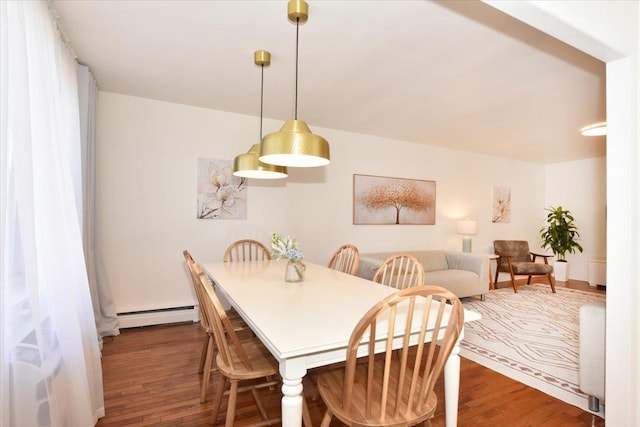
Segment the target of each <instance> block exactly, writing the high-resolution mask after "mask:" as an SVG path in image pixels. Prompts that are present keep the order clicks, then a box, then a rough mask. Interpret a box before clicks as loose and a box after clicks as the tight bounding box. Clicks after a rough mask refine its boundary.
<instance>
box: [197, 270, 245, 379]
mask: <svg viewBox="0 0 640 427" xmlns="http://www.w3.org/2000/svg"><path fill="white" fill-rule="evenodd" d="M194 270H195V271H196V274H197V277H198V284H199V285H200V288H201V292H202V293H203V295H204V296H205V297H204V308H205V310H206V312H207V317H208V318H209V320H210V321H211V329H213V335H214V337H215V340H216V345H217V346H218V354H219V356H220V357H221V358H222V359H223V360H224V362H225V364H227V365H228V366H231V367H233V368H235V367H237V366H238V361H239V362H240V363H241V364H242V365H243V366H244V367H245V368H246V369H253V366H252V364H251V360H250V359H249V356H248V355H247V352H246V351H245V348H244V346H243V345H242V342H241V341H240V338H238V334H236V331H235V329H234V327H233V325H232V324H231V321H230V320H229V317H228V316H227V312H226V311H225V310H224V306H223V305H222V302H221V301H220V299H219V298H218V296H217V295H216V293H215V291H214V290H213V287H212V286H211V284H210V283H209V279H208V278H207V275H206V274H205V273H204V271H203V270H202V268H201V267H200V266H199V265H198V264H197V263H196V264H195V269H194ZM234 356H235V357H234Z"/></svg>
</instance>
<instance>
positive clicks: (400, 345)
mask: <svg viewBox="0 0 640 427" xmlns="http://www.w3.org/2000/svg"><path fill="white" fill-rule="evenodd" d="M463 317H464V313H463V309H462V304H461V303H460V301H459V300H458V298H457V297H456V296H455V295H453V294H452V293H451V292H449V291H447V290H445V289H443V288H440V287H436V286H424V285H422V286H415V287H410V288H407V289H404V290H401V291H399V292H397V293H395V294H393V295H391V296H389V297H387V298H385V299H384V300H382V301H380V302H379V303H378V304H376V305H375V306H374V307H372V308H371V309H370V310H369V311H368V312H367V313H366V314H365V315H364V316H363V317H362V319H361V320H360V322H359V323H358V325H356V327H355V328H354V330H353V333H352V335H351V337H350V340H349V346H348V349H347V360H346V365H345V371H344V372H345V376H344V383H343V390H342V401H343V405H342V408H343V409H344V410H346V411H354V412H356V413H358V414H360V416H362V417H364V419H366V420H368V422H371V423H379V425H385V424H395V423H397V422H398V420H400V419H402V420H405V419H406V420H407V421H409V420H410V419H419V418H420V417H421V416H423V414H421V411H425V410H428V409H429V408H428V402H429V401H430V399H431V401H433V399H434V395H433V390H434V386H435V383H436V381H437V379H438V377H439V376H440V374H441V373H442V370H443V368H444V364H445V362H446V360H447V358H448V356H449V354H450V353H451V351H452V349H453V346H454V344H455V342H456V340H457V339H458V337H459V335H460V331H461V329H462V325H463V321H464V318H463ZM383 325H384V327H383V328H382V326H383ZM378 334H383V335H382V336H380V335H378ZM431 334H433V335H431ZM376 336H377V339H376V340H373V339H371V337H376ZM416 336H417V339H416ZM381 339H383V341H381ZM366 341H368V345H365V348H366V349H367V353H368V354H366V357H362V355H361V357H360V358H358V357H357V351H358V349H359V348H360V349H362V345H363V344H365V342H366ZM374 341H376V342H377V343H378V346H380V345H383V346H384V351H383V352H382V353H381V354H380V353H379V354H377V355H375V354H374V353H375V352H374V344H373V342H374ZM425 341H428V342H425ZM365 364H366V367H365V366H363V365H365ZM359 372H360V373H366V378H365V379H366V383H364V384H362V383H360V382H359V381H357V377H358V373H359ZM362 388H364V389H363V390H361V389H362ZM431 409H433V408H431ZM409 422H410V421H409Z"/></svg>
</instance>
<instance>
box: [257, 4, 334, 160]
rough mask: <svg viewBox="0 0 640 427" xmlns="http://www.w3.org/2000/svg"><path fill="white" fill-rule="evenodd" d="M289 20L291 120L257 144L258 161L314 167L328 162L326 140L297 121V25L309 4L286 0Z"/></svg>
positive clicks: (305, 15) (301, 21)
mask: <svg viewBox="0 0 640 427" xmlns="http://www.w3.org/2000/svg"><path fill="white" fill-rule="evenodd" d="M287 11H288V17H289V20H290V21H292V22H295V24H296V86H295V89H296V91H295V109H294V117H293V120H288V121H286V122H285V124H284V125H283V126H282V128H281V129H280V131H278V132H274V133H271V134H269V135H267V136H265V137H264V139H263V140H262V144H261V145H260V161H262V162H264V163H269V164H273V165H280V166H292V167H314V166H325V165H327V164H329V161H330V160H329V143H328V142H327V140H326V139H324V138H323V137H321V136H319V135H315V134H313V133H311V130H310V129H309V126H307V124H306V123H305V122H304V121H302V120H298V38H299V37H298V34H299V29H300V24H301V23H304V22H306V21H307V19H308V17H309V5H308V4H307V2H305V1H304V0H290V1H289V3H288V6H287Z"/></svg>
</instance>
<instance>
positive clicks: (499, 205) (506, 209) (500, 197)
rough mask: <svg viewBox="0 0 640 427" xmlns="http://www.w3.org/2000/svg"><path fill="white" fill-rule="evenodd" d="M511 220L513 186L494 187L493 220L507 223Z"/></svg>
mask: <svg viewBox="0 0 640 427" xmlns="http://www.w3.org/2000/svg"><path fill="white" fill-rule="evenodd" d="M510 221H511V188H509V187H493V211H492V213H491V222H493V223H504V224H507V223H509V222H510Z"/></svg>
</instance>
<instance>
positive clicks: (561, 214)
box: [540, 206, 582, 262]
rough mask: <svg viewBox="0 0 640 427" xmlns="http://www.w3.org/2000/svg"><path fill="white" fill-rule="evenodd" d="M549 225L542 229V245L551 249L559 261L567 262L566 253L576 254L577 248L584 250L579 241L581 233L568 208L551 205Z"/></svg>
mask: <svg viewBox="0 0 640 427" xmlns="http://www.w3.org/2000/svg"><path fill="white" fill-rule="evenodd" d="M546 210H547V211H548V212H549V213H548V214H547V220H546V222H547V225H546V226H545V227H542V228H541V229H540V237H541V238H542V247H543V248H544V249H547V248H549V249H551V250H552V251H553V254H554V255H555V256H556V257H557V258H558V261H563V262H566V261H567V259H566V253H567V252H568V253H571V254H574V253H575V252H576V249H577V250H579V251H580V252H582V246H580V243H578V240H579V238H580V234H579V233H578V228H577V227H576V225H575V223H574V218H573V215H571V213H570V212H569V211H568V210H564V209H562V206H558V207H557V208H554V207H550V208H547V209H546Z"/></svg>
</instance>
